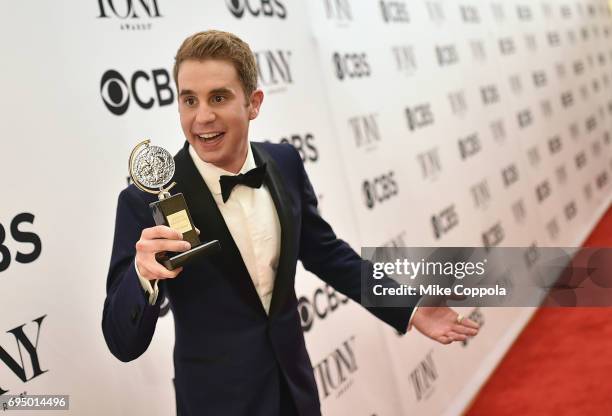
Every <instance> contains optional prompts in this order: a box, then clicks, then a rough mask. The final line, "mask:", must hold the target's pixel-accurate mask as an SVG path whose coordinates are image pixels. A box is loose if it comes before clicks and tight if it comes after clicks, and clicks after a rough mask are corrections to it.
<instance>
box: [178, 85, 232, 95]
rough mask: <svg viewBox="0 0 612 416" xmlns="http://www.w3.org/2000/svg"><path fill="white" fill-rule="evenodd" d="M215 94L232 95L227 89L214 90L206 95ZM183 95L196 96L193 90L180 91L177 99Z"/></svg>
mask: <svg viewBox="0 0 612 416" xmlns="http://www.w3.org/2000/svg"><path fill="white" fill-rule="evenodd" d="M216 94H224V95H234V93H233V92H232V90H230V89H229V88H227V87H221V88H215V89H214V90H212V91H210V92H209V93H208V95H216ZM184 95H197V94H196V93H195V91H193V90H181V92H180V93H179V97H182V96H184Z"/></svg>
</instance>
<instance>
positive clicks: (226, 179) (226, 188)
mask: <svg viewBox="0 0 612 416" xmlns="http://www.w3.org/2000/svg"><path fill="white" fill-rule="evenodd" d="M265 177H266V164H265V163H264V164H263V165H261V166H258V167H256V168H255V169H251V170H250V171H248V172H247V173H241V174H238V175H236V176H230V175H221V177H220V178H219V183H220V184H221V196H222V197H223V202H227V200H228V199H229V197H230V194H231V193H232V189H234V186H236V185H238V184H242V185H246V186H250V187H251V188H260V187H261V184H262V183H263V180H264V178H265Z"/></svg>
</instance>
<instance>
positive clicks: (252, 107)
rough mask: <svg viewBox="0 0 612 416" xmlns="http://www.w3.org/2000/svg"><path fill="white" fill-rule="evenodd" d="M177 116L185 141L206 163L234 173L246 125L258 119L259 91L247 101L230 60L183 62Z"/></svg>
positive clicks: (242, 157) (242, 150) (242, 149)
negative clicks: (178, 115) (179, 118)
mask: <svg viewBox="0 0 612 416" xmlns="http://www.w3.org/2000/svg"><path fill="white" fill-rule="evenodd" d="M177 81H178V88H179V114H180V117H181V127H182V128H183V133H184V134H185V137H186V138H187V141H188V142H189V144H191V146H193V148H194V150H195V151H196V153H197V154H198V156H199V157H200V159H202V160H203V161H205V162H208V163H212V164H214V165H215V166H218V167H220V168H222V169H225V170H227V171H230V172H233V173H237V172H238V171H239V170H240V168H241V167H242V165H243V163H244V160H245V158H246V154H247V146H248V141H247V137H248V132H249V122H250V120H253V119H254V118H255V117H257V114H258V113H259V106H260V105H261V102H262V100H263V92H262V91H261V90H256V91H254V92H253V93H252V94H251V96H250V97H248V99H247V98H246V97H245V95H244V91H243V89H242V84H241V83H240V80H239V79H238V73H237V72H236V68H234V65H233V64H232V63H231V62H229V61H224V60H214V59H206V60H204V61H196V60H186V61H184V62H182V63H181V65H180V67H179V70H178V75H177Z"/></svg>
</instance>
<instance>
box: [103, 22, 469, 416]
mask: <svg viewBox="0 0 612 416" xmlns="http://www.w3.org/2000/svg"><path fill="white" fill-rule="evenodd" d="M174 78H175V81H176V84H177V90H178V97H179V104H178V105H179V114H180V119H181V126H182V129H183V133H184V134H185V137H186V139H187V141H186V143H185V146H184V147H183V149H182V150H180V151H179V152H178V153H177V155H176V156H175V163H176V172H175V176H174V180H175V181H176V183H177V186H176V188H175V192H182V193H183V194H184V196H185V198H186V200H187V204H188V206H189V208H190V212H191V215H192V217H193V221H194V224H195V225H196V226H197V227H198V228H199V229H200V230H201V231H200V238H201V239H202V240H203V241H208V240H213V239H218V240H219V241H220V243H221V252H220V253H218V254H217V255H214V256H210V257H206V258H202V259H198V260H196V261H194V262H193V263H190V264H188V265H186V266H185V267H184V268H179V269H177V270H173V271H170V270H167V269H166V268H164V267H163V266H162V265H161V264H159V263H158V262H157V261H156V260H155V254H156V253H158V252H164V251H171V252H181V251H185V250H187V249H189V248H190V245H189V243H188V242H186V241H183V239H182V238H183V235H182V233H181V232H179V231H177V230H174V229H172V228H169V227H165V226H156V225H155V223H154V221H153V218H152V215H151V212H150V209H149V206H148V205H149V203H151V202H153V201H154V200H156V198H155V196H152V195H149V194H146V193H144V192H141V191H140V190H138V189H137V188H136V187H134V186H133V185H131V186H129V187H128V188H127V189H125V190H124V191H122V192H121V194H120V195H119V201H118V208H117V218H116V226H115V237H114V244H113V251H112V258H111V264H110V270H109V273H108V280H107V297H106V301H105V303H104V313H103V321H102V328H103V332H104V337H105V340H106V343H107V345H108V347H109V349H110V350H111V352H112V353H113V354H114V355H115V356H116V357H117V358H118V359H120V360H121V361H130V360H134V359H136V358H137V357H139V356H140V355H141V354H142V353H143V352H144V351H145V350H146V349H147V347H148V345H149V343H150V342H151V339H152V337H153V333H154V332H155V325H156V322H157V318H158V316H159V310H160V304H161V301H162V299H163V298H164V297H167V298H168V300H169V302H170V307H171V309H172V312H173V315H174V322H175V348H174V367H175V390H176V402H177V413H178V414H179V415H223V416H232V415H236V416H238V415H249V416H290V415H302V416H310V415H320V405H319V400H318V394H317V388H316V384H315V380H314V376H313V371H312V366H311V363H310V358H309V357H308V352H307V351H306V347H305V343H304V334H303V332H302V328H301V324H300V318H299V315H298V311H297V299H296V295H295V289H294V278H295V269H296V262H297V260H298V259H299V260H301V261H302V264H303V265H304V267H305V268H306V269H307V270H309V271H311V272H313V273H314V274H316V275H317V276H319V277H320V278H321V279H323V280H324V281H326V282H327V283H329V284H330V285H332V286H333V287H334V288H335V289H336V290H338V291H340V292H342V293H344V294H345V295H347V296H349V297H350V298H352V299H353V300H355V301H357V302H359V300H360V292H361V269H362V267H370V266H371V264H369V263H367V262H365V261H363V260H362V259H361V258H360V257H359V255H358V254H357V253H355V251H354V250H353V249H351V248H350V247H349V246H348V245H347V244H346V243H345V242H344V241H342V240H340V239H338V238H337V237H336V235H335V234H334V232H333V230H332V229H331V227H330V225H329V224H328V223H327V222H325V221H324V220H323V219H322V218H321V217H320V216H319V214H318V211H317V199H316V196H315V192H314V191H313V189H312V186H311V184H310V181H309V179H308V176H307V174H306V171H305V170H304V166H303V163H302V160H301V158H300V156H299V155H298V153H297V152H296V151H295V150H294V149H293V147H292V146H290V145H276V144H269V143H250V142H249V140H248V128H249V122H250V120H253V119H255V118H256V117H257V115H258V112H259V109H260V106H261V103H262V101H263V92H262V91H261V90H260V89H257V71H256V64H255V59H254V57H253V54H252V52H251V50H250V49H249V47H248V45H247V44H246V43H244V42H243V41H242V40H240V39H239V38H237V37H236V36H235V35H232V34H230V33H226V32H220V31H207V32H201V33H197V34H195V35H193V36H191V37H189V38H187V39H186V40H185V41H184V42H183V44H182V46H181V47H180V49H179V51H178V52H177V56H176V60H175V67H174ZM237 174H238V175H237ZM240 174H242V175H240ZM245 175H246V177H251V178H253V177H259V178H260V179H259V183H252V182H251V183H245V184H242V183H238V184H235V183H233V184H232V185H231V186H227V183H225V184H224V182H232V181H234V179H240V178H244V177H245ZM232 176H236V178H231V177H232ZM228 177H230V178H229V179H228ZM247 182H248V181H247ZM255 182H257V181H255ZM369 311H370V312H372V313H373V314H374V315H375V316H377V317H378V318H380V319H381V320H383V321H384V322H386V323H388V324H389V325H391V326H392V327H394V328H395V329H396V330H397V331H399V332H401V333H405V332H406V331H407V329H408V326H409V322H410V323H411V324H412V325H414V326H415V327H416V328H417V329H418V330H419V331H421V332H422V333H423V334H425V335H426V336H429V337H430V338H433V339H435V340H437V341H439V342H441V343H444V344H448V343H450V342H452V341H457V340H465V339H466V338H467V337H469V336H473V335H475V334H476V333H477V331H478V325H477V324H476V323H475V322H473V321H471V320H469V319H467V318H466V319H461V318H460V319H457V318H458V315H457V313H455V312H454V311H452V310H451V309H449V308H447V307H438V308H424V307H422V308H416V309H415V308H369Z"/></svg>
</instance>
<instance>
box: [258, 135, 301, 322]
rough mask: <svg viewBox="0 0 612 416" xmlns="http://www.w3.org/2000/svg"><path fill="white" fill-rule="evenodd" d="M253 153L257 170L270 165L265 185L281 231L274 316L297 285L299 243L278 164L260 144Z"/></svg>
mask: <svg viewBox="0 0 612 416" xmlns="http://www.w3.org/2000/svg"><path fill="white" fill-rule="evenodd" d="M251 149H252V150H253V158H254V159H255V163H256V164H257V166H260V165H262V164H263V163H265V164H266V170H267V172H268V174H267V175H266V179H265V180H264V183H265V184H266V186H267V187H268V189H269V191H270V195H271V196H272V200H273V201H274V206H275V207H276V213H277V215H278V220H279V222H280V228H281V236H280V238H281V244H280V247H281V248H280V255H279V260H278V269H277V270H276V278H275V279H274V290H273V291H272V301H271V304H270V312H269V313H270V316H272V315H273V314H274V313H275V312H276V311H277V310H278V308H279V307H280V306H281V305H282V302H283V301H284V300H285V299H286V298H287V296H288V295H289V294H290V293H291V291H292V290H293V284H294V281H295V279H294V278H293V275H294V273H295V259H296V258H297V255H298V253H297V245H296V239H295V232H296V231H295V225H294V224H295V221H294V220H293V218H292V216H291V201H290V200H289V196H288V193H287V191H286V189H285V185H284V183H283V180H282V177H281V174H280V171H279V170H278V167H277V165H276V162H275V161H274V159H272V157H271V156H270V155H269V154H268V152H266V151H265V150H264V149H263V146H262V145H261V144H260V143H256V142H253V143H251Z"/></svg>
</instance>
